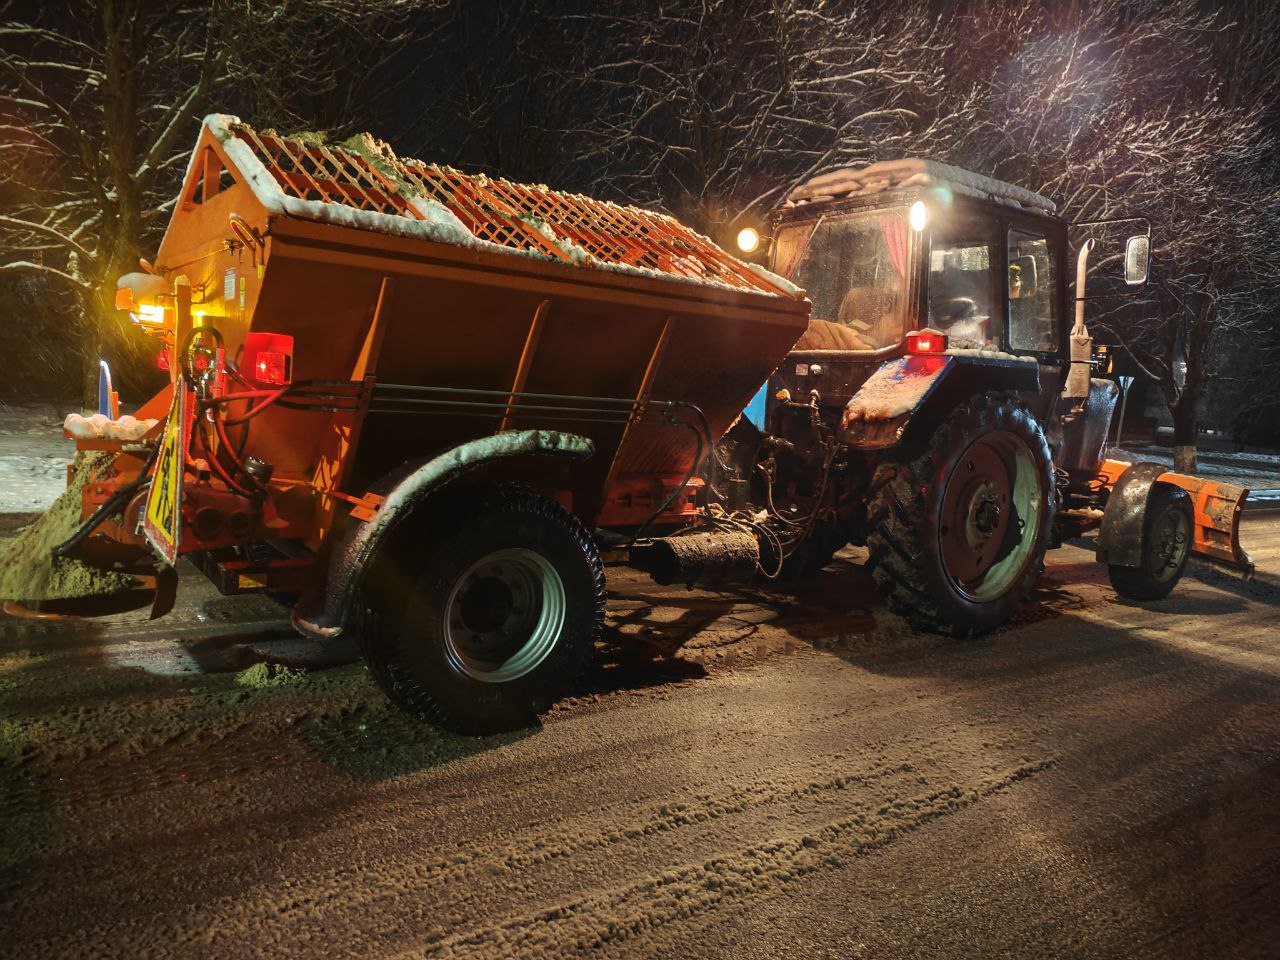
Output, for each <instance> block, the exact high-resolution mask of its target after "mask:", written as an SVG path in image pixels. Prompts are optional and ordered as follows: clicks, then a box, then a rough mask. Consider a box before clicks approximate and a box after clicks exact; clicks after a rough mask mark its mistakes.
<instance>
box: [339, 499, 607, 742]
mask: <svg viewBox="0 0 1280 960" xmlns="http://www.w3.org/2000/svg"><path fill="white" fill-rule="evenodd" d="M451 506H452V509H451V510H450V511H449V514H448V515H444V514H436V515H434V516H433V517H432V520H434V521H436V522H435V523H433V524H432V525H430V526H429V527H428V528H427V529H426V530H425V531H424V536H428V537H430V539H431V541H432V546H431V549H430V551H429V552H428V553H426V554H425V555H422V554H420V555H419V557H420V559H419V561H418V565H417V568H416V569H410V570H406V571H404V573H405V575H407V577H408V578H409V580H410V582H411V584H412V586H411V590H410V593H409V597H408V600H407V602H406V603H405V604H404V606H403V611H402V612H400V613H398V614H393V615H390V616H388V615H387V613H389V612H390V611H382V612H381V613H382V615H381V616H378V617H374V618H372V619H371V621H370V622H369V629H365V630H363V631H362V635H361V639H362V644H363V647H364V652H365V656H366V658H367V660H368V661H369V666H370V672H371V673H372V675H373V677H374V679H375V680H376V681H377V682H378V684H379V686H381V687H382V689H383V690H384V691H385V692H386V694H387V696H388V697H390V698H391V699H392V700H393V701H394V702H395V703H396V704H398V705H399V706H400V707H402V708H403V709H404V710H406V711H407V712H409V713H411V714H413V715H414V716H417V717H420V718H421V719H424V720H427V721H429V722H432V723H436V724H438V725H440V726H442V727H445V728H447V729H450V730H454V731H456V732H459V733H473V734H474V733H494V732H498V731H501V730H511V729H516V728H519V727H524V726H529V725H530V724H532V723H533V722H535V721H536V718H537V715H538V714H539V713H541V712H543V711H544V710H546V709H547V708H548V707H549V706H550V705H551V704H552V703H553V702H554V701H555V700H556V699H558V698H559V697H560V696H562V695H563V694H564V692H565V690H566V689H567V688H568V687H569V685H570V684H572V683H573V681H574V680H576V679H577V678H578V676H579V675H580V674H581V672H582V670H583V669H584V668H585V667H586V665H587V662H588V660H589V659H590V657H591V653H592V650H593V648H594V645H595V640H596V637H597V636H598V635H599V631H600V626H601V623H602V621H603V619H604V568H603V566H602V565H601V562H600V556H599V553H598V552H597V550H596V545H595V542H594V541H593V539H592V538H591V535H590V534H589V533H588V532H587V530H586V529H585V528H584V527H583V526H582V524H581V523H580V522H579V521H578V519H577V518H576V517H574V516H573V515H572V514H571V513H569V512H568V511H566V510H565V509H564V508H562V507H561V506H560V505H559V504H557V503H556V502H555V501H553V500H550V499H548V498H547V497H545V496H543V495H542V494H540V493H538V492H536V491H534V490H530V489H528V488H525V487H520V486H516V485H513V484H501V485H495V486H488V487H484V488H481V489H479V490H477V491H475V492H474V493H471V494H469V495H468V496H467V497H466V498H465V499H464V500H462V501H454V502H453V503H452V504H451ZM420 544H421V541H420V540H419V541H417V545H419V546H420ZM402 556H403V554H402ZM402 564H403V561H401V563H400V564H397V566H401V565H402Z"/></svg>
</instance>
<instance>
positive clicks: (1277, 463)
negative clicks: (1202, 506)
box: [1111, 441, 1280, 500]
mask: <svg viewBox="0 0 1280 960" xmlns="http://www.w3.org/2000/svg"><path fill="white" fill-rule="evenodd" d="M1111 455H1112V456H1113V457H1116V458H1117V459H1124V460H1135V461H1136V460H1146V461H1149V462H1151V463H1162V464H1165V465H1166V466H1169V467H1172V466H1173V450H1172V449H1170V448H1169V447H1166V446H1161V445H1159V444H1155V443H1140V442H1135V441H1129V442H1127V443H1125V444H1124V446H1123V448H1120V449H1116V450H1114V451H1113V452H1112V454H1111ZM1195 472H1196V473H1197V474H1198V475H1200V476H1202V477H1212V478H1214V479H1215V480H1223V481H1225V482H1227V483H1233V484H1235V485H1236V486H1238V487H1248V488H1249V489H1250V491H1252V492H1251V493H1250V494H1249V499H1250V500H1280V454H1277V453H1262V452H1249V453H1236V452H1234V451H1231V450H1215V449H1213V448H1212V447H1208V448H1206V449H1201V450H1199V451H1198V452H1197V454H1196V471H1195Z"/></svg>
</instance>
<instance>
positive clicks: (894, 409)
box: [841, 353, 1040, 450]
mask: <svg viewBox="0 0 1280 960" xmlns="http://www.w3.org/2000/svg"><path fill="white" fill-rule="evenodd" d="M991 390H994V391H1001V392H1003V391H1015V392H1020V393H1038V392H1039V390H1040V366H1039V364H1037V363H1036V362H1035V361H1034V359H1033V358H1030V357H1028V358H1021V357H1014V356H1005V355H983V354H941V353H934V354H917V355H915V356H907V357H899V358H897V359H896V360H890V361H888V362H886V363H885V364H884V365H883V366H882V367H881V368H880V369H879V370H877V371H876V372H875V373H873V374H872V375H871V376H870V377H868V378H867V381H866V383H864V384H863V385H862V387H861V388H859V390H858V392H857V393H855V394H854V395H853V397H852V398H851V399H850V400H849V403H848V404H847V405H846V406H845V409H844V416H843V417H842V418H841V434H842V438H843V440H844V442H845V443H846V444H848V445H849V446H851V447H853V448H855V449H860V450H879V449H883V448H885V447H892V446H895V445H896V444H898V443H900V442H901V441H902V440H903V438H904V437H905V436H906V434H907V431H908V430H909V429H910V427H911V426H912V425H913V424H915V423H920V422H927V423H929V424H937V423H939V422H941V420H942V419H943V418H944V417H945V416H946V414H948V413H950V412H951V411H952V410H954V409H955V407H956V406H957V405H958V404H960V403H963V402H964V400H966V399H967V398H968V397H971V396H975V395H976V394H979V393H986V392H988V391H991Z"/></svg>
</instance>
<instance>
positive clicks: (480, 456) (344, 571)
mask: <svg viewBox="0 0 1280 960" xmlns="http://www.w3.org/2000/svg"><path fill="white" fill-rule="evenodd" d="M594 452H595V447H594V445H593V444H592V442H591V441H590V440H589V439H587V438H586V437H582V436H579V435H577V434H574V433H563V432H561V431H559V430H513V431H511V432H510V433H497V434H494V435H493V436H489V437H480V438H478V439H475V440H469V441H467V442H466V443H463V444H460V445H459V446H456V447H453V448H451V449H449V450H446V451H444V452H443V453H440V454H437V455H436V456H434V457H431V458H429V459H426V460H415V461H410V462H409V463H406V464H405V465H404V466H402V467H400V468H399V469H398V470H393V471H392V472H391V473H389V474H388V475H387V476H385V477H383V478H382V479H381V480H379V481H378V482H377V483H375V484H374V485H373V486H372V487H371V488H370V490H369V493H371V494H373V495H375V497H377V498H381V502H379V503H378V506H377V507H376V509H375V510H374V512H373V516H372V517H371V518H370V519H369V520H368V521H367V522H365V523H354V524H352V525H350V526H349V527H348V528H347V530H346V532H345V533H344V534H343V535H342V536H341V538H340V539H339V541H338V542H337V543H335V544H334V545H333V548H332V552H331V554H330V557H329V568H328V572H327V575H326V577H325V591H324V605H323V608H322V609H321V610H320V611H319V612H318V613H317V614H315V615H310V616H309V615H303V614H300V613H299V612H298V611H297V610H295V611H294V615H293V624H294V627H295V628H296V629H298V630H299V631H301V632H302V633H304V634H307V635H310V636H313V637H320V638H334V637H338V636H340V635H341V634H342V631H343V629H344V628H345V627H346V624H347V619H348V613H349V611H350V608H351V600H352V597H354V596H355V593H356V590H357V589H358V587H359V586H360V579H361V576H362V575H363V572H364V571H365V569H367V567H368V565H369V562H370V561H371V560H372V559H373V557H374V555H375V554H376V552H377V549H378V547H379V545H380V544H382V543H383V542H384V541H385V540H386V538H387V536H388V535H389V534H390V533H391V532H392V531H393V530H394V529H395V527H396V525H397V524H398V523H399V522H400V521H401V520H403V519H404V518H405V517H407V516H408V515H409V514H411V513H412V512H413V511H414V509H415V508H416V507H418V506H419V505H420V504H422V503H423V502H424V501H426V500H427V499H428V498H429V497H430V496H431V495H432V494H433V493H435V492H436V491H438V490H439V489H440V488H441V487H443V486H445V485H446V484H447V483H449V482H450V481H452V480H455V479H457V478H458V477H459V476H461V475H463V474H465V473H469V472H471V471H472V470H475V469H477V468H479V467H482V466H485V465H486V464H491V463H495V462H497V461H501V460H511V459H514V458H518V457H538V456H543V457H545V456H554V457H567V458H569V459H571V460H585V459H587V458H588V457H590V456H591V455H592V454H593V453H594ZM366 499H369V498H368V497H366Z"/></svg>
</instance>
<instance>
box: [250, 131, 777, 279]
mask: <svg viewBox="0 0 1280 960" xmlns="http://www.w3.org/2000/svg"><path fill="white" fill-rule="evenodd" d="M231 132H232V133H233V134H234V135H235V136H236V137H238V138H239V139H241V140H243V141H244V142H245V143H246V144H248V145H249V146H250V147H251V148H252V149H253V151H254V152H255V153H256V154H257V156H258V159H259V160H260V161H261V162H262V164H263V165H264V166H265V167H266V169H267V170H268V171H269V172H270V173H271V175H272V176H273V177H274V178H275V180H276V183H277V184H279V186H280V189H281V190H283V191H284V192H285V194H286V195H288V196H292V197H296V198H298V199H300V200H317V201H321V202H324V203H332V204H339V205H342V206H346V207H352V208H355V209H358V210H369V211H372V212H375V213H382V214H388V215H392V216H399V217H404V218H406V219H410V220H424V219H426V215H425V214H424V213H423V212H422V211H421V210H419V209H418V207H416V206H415V205H414V204H413V203H411V202H410V201H409V197H412V196H415V195H421V196H423V197H425V198H427V199H429V200H432V201H434V202H435V203H438V204H440V205H442V206H444V207H446V208H447V209H448V210H450V211H451V212H452V213H453V214H454V216H456V217H457V218H458V219H459V220H460V221H461V222H462V224H463V225H464V226H465V227H466V228H467V229H469V230H470V231H471V233H472V234H473V235H474V236H475V237H476V238H478V239H480V240H486V241H488V242H490V243H494V244H497V245H499V246H502V247H507V248H510V249H513V250H522V251H531V252H534V253H539V254H542V255H545V256H548V257H552V258H555V259H558V260H562V261H564V262H566V263H575V262H581V261H582V259H583V258H582V256H581V254H580V253H579V254H577V255H576V256H575V252H574V251H573V249H572V247H568V248H566V245H563V244H562V243H560V242H557V241H569V243H570V244H572V245H573V246H576V247H578V248H580V249H581V250H582V251H585V252H586V253H587V254H589V255H590V258H591V261H594V262H595V263H597V264H620V265H624V266H628V267H633V268H637V269H641V270H652V271H656V272H658V273H664V274H668V275H670V276H675V277H684V278H687V279H691V280H697V281H702V282H712V283H719V284H723V285H725V286H728V287H732V288H735V289H739V290H749V291H757V292H764V293H771V294H777V293H787V291H786V290H784V289H783V288H782V287H780V286H779V285H777V284H774V283H772V282H770V280H768V279H767V278H766V277H764V276H761V275H760V274H758V273H756V272H754V271H753V270H752V269H751V268H750V267H748V266H747V265H746V264H744V263H742V262H741V261H740V260H737V259H736V258H734V257H732V256H730V255H729V254H727V253H726V252H725V251H723V250H721V249H720V248H719V247H717V246H716V245H715V244H713V243H712V242H711V241H709V240H707V239H706V238H705V237H702V236H700V235H698V234H697V233H694V232H693V231H692V230H689V229H688V228H687V227H685V226H683V225H682V224H681V223H679V222H678V221H677V220H675V219H674V218H672V217H669V216H667V215H665V214H662V213H657V212H655V211H652V210H643V209H640V208H639V207H624V206H619V205H617V204H613V203H607V202H604V201H600V200H593V199H591V198H590V197H584V196H581V195H578V194H571V193H561V192H559V191H556V190H551V189H548V188H547V187H545V186H540V185H539V186H531V185H527V184H520V183H512V182H511V181H509V180H503V179H494V178H490V177H486V176H484V175H479V174H467V173H463V172H461V171H459V170H454V169H452V168H450V167H442V166H437V165H435V164H426V163H421V162H419V161H416V160H403V159H401V158H399V157H395V156H394V155H391V154H390V153H389V151H388V152H387V153H386V154H383V155H379V156H377V157H376V158H375V159H374V160H372V161H371V160H370V159H368V158H366V157H365V156H363V155H361V154H360V153H356V152H354V151H351V150H346V149H343V148H342V147H339V146H336V145H333V144H320V143H311V142H307V141H303V140H299V139H293V138H288V137H281V136H278V135H275V134H273V133H269V132H258V131H255V130H253V129H252V128H251V127H249V126H247V125H245V124H243V123H237V124H233V125H232V127H231ZM540 223H545V224H547V225H548V226H550V228H551V230H552V231H553V232H554V234H555V237H554V238H551V237H548V236H546V235H545V234H544V233H543V232H542V230H540V229H539V224H540Z"/></svg>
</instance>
